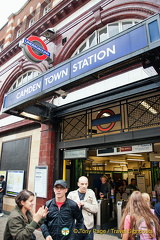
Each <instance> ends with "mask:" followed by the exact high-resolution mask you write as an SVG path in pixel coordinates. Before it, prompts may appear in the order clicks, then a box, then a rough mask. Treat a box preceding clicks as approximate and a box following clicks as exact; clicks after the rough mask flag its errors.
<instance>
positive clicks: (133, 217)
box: [120, 191, 160, 240]
mask: <svg viewBox="0 0 160 240" xmlns="http://www.w3.org/2000/svg"><path fill="white" fill-rule="evenodd" d="M120 232H121V233H122V240H128V239H129V240H134V239H140V240H156V239H158V240H159V239H160V229H159V223H158V218H157V217H156V216H155V215H154V214H153V213H152V212H151V210H150V208H149V206H148V204H147V203H146V202H145V201H144V199H143V198H142V194H141V192H139V191H134V192H133V193H132V194H131V196H130V197H129V200H128V203H127V205H126V208H125V209H124V212H123V216H122V219H121V223H120Z"/></svg>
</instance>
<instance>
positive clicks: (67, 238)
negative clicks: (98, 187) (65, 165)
mask: <svg viewBox="0 0 160 240" xmlns="http://www.w3.org/2000/svg"><path fill="white" fill-rule="evenodd" d="M53 190H54V193H55V198H53V199H51V200H49V201H47V203H46V206H47V207H48V211H49V213H48V215H47V217H46V219H45V221H44V224H43V225H42V226H41V230H42V233H43V236H44V238H45V239H46V240H73V239H74V237H75V233H78V232H79V229H81V227H82V224H83V216H82V212H81V210H80V209H79V207H78V205H77V203H76V202H74V201H73V200H71V199H67V198H66V195H65V194H66V193H67V191H68V189H67V183H66V181H64V180H57V181H56V182H55V184H54V189H53ZM75 220H76V223H75Z"/></svg>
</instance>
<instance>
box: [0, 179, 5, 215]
mask: <svg viewBox="0 0 160 240" xmlns="http://www.w3.org/2000/svg"><path fill="white" fill-rule="evenodd" d="M5 191H6V181H5V180H4V176H3V175H1V176H0V217H3V216H4V213H3V212H2V211H3V197H4V194H5Z"/></svg>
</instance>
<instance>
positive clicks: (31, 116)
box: [20, 112, 41, 121]
mask: <svg viewBox="0 0 160 240" xmlns="http://www.w3.org/2000/svg"><path fill="white" fill-rule="evenodd" d="M20 115H21V116H23V117H27V118H31V119H34V120H38V121H40V120H41V117H40V116H38V115H34V114H32V113H27V112H21V113H20Z"/></svg>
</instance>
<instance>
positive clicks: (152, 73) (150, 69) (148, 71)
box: [143, 66, 158, 77]
mask: <svg viewBox="0 0 160 240" xmlns="http://www.w3.org/2000/svg"><path fill="white" fill-rule="evenodd" d="M143 71H144V72H145V73H146V74H147V75H148V76H149V77H152V76H155V75H157V74H158V73H157V72H156V70H155V69H154V67H152V66H151V67H148V68H143Z"/></svg>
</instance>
